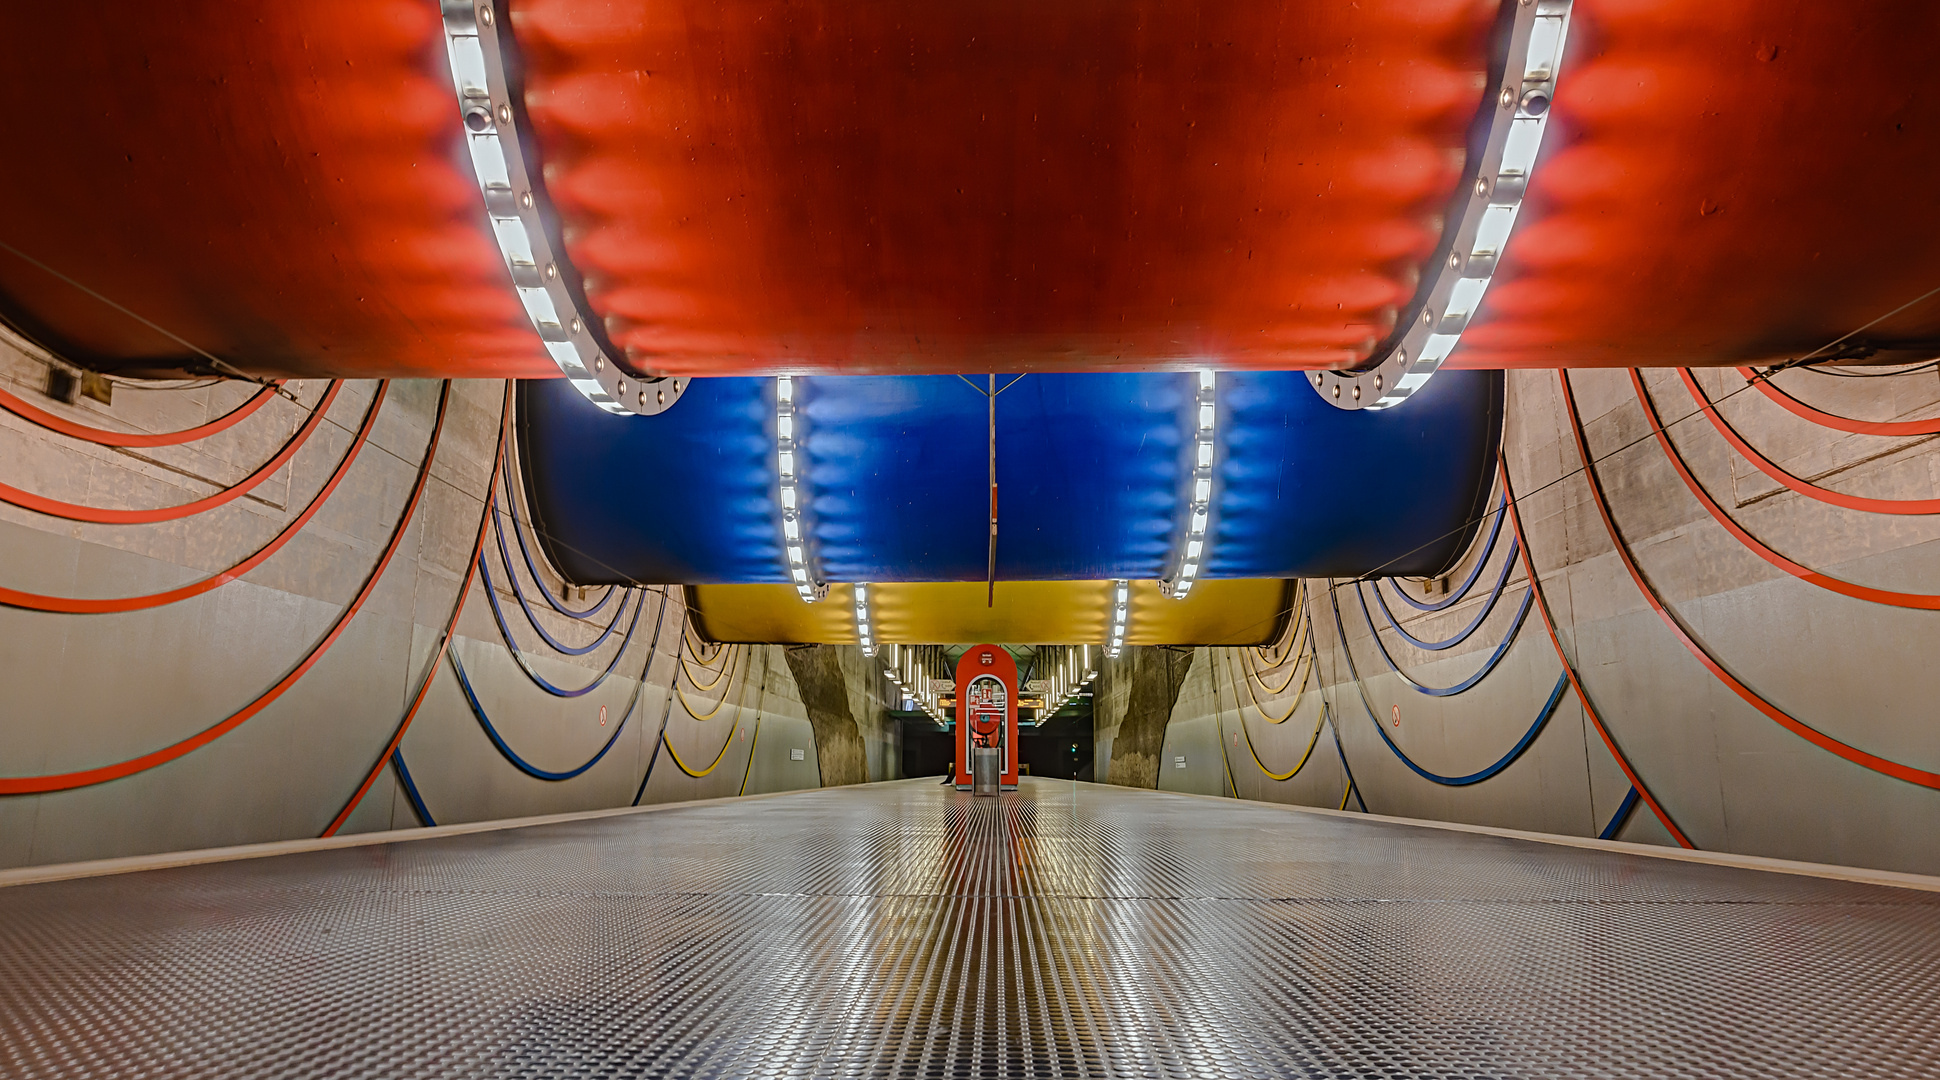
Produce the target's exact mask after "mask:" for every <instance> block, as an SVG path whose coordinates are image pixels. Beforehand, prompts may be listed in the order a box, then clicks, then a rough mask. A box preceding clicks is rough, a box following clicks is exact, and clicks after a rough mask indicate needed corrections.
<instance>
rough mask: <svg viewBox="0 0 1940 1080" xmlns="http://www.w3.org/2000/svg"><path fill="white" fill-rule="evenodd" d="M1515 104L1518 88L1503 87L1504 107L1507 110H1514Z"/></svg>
mask: <svg viewBox="0 0 1940 1080" xmlns="http://www.w3.org/2000/svg"><path fill="white" fill-rule="evenodd" d="M1515 103H1516V88H1515V87H1513V86H1505V87H1503V88H1502V107H1503V108H1505V109H1507V108H1512V107H1514V105H1515Z"/></svg>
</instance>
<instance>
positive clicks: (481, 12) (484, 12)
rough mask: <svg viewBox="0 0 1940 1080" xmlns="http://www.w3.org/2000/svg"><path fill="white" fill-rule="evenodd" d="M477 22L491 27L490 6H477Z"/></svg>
mask: <svg viewBox="0 0 1940 1080" xmlns="http://www.w3.org/2000/svg"><path fill="white" fill-rule="evenodd" d="M478 21H479V22H482V23H484V24H485V25H486V26H490V25H492V5H490V4H480V5H478Z"/></svg>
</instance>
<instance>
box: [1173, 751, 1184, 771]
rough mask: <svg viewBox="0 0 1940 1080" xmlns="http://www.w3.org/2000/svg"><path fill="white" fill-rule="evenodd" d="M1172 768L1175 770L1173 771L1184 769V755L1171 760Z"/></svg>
mask: <svg viewBox="0 0 1940 1080" xmlns="http://www.w3.org/2000/svg"><path fill="white" fill-rule="evenodd" d="M1172 767H1173V768H1175V769H1183V768H1185V767H1186V757H1185V755H1184V754H1180V755H1179V756H1178V757H1175V758H1173V759H1172Z"/></svg>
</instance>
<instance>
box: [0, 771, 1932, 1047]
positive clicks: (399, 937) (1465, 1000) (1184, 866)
mask: <svg viewBox="0 0 1940 1080" xmlns="http://www.w3.org/2000/svg"><path fill="white" fill-rule="evenodd" d="M1937 1074H1940V895H1936V894H1932V893H1924V892H1916V891H1911V890H1901V889H1894V888H1887V887H1882V886H1875V885H1861V884H1852V883H1845V882H1838V881H1829V880H1822V879H1814V878H1805V877H1795V876H1790V875H1782V874H1774V873H1765V872H1761V871H1755V870H1744V869H1736V868H1721V867H1714V866H1702V865H1692V864H1686V863H1677V862H1671V861H1666V860H1660V859H1652V858H1647V857H1637V856H1629V855H1614V854H1609V853H1605V852H1599V851H1590V850H1581V849H1573V848H1565V847H1556V846H1551V845H1545V844H1539V843H1532V842H1526V841H1519V840H1510V839H1502V838H1497V837H1489V836H1478V835H1469V834H1463V833H1453V832H1444V831H1440V830H1432V829H1420V828H1412V827H1408V826H1402V825H1392V824H1383V823H1378V822H1368V821H1357V820H1352V819H1344V818H1332V817H1323V816H1318V815H1310V814H1297V813H1289V812H1287V811H1284V810H1279V809H1275V808H1271V807H1264V806H1258V805H1249V804H1245V803H1216V802H1212V801H1208V800H1203V799H1193V798H1187V797H1182V796H1172V795H1161V794H1156V793H1147V792H1132V791H1125V790H1122V789H1113V788H1107V787H1094V786H1090V785H1073V784H1069V783H1059V782H1053V781H1037V782H1032V781H1030V780H1028V779H1027V780H1026V781H1025V784H1024V786H1023V787H1022V788H1021V789H1020V790H1019V791H1017V792H1015V793H1007V794H1006V795H1005V796H1004V797H1003V799H1002V800H1001V801H998V800H992V799H973V798H971V797H970V796H968V795H962V794H958V793H956V792H954V791H950V790H948V789H945V788H942V787H939V786H937V785H936V784H934V783H933V782H931V781H927V780H924V781H909V782H906V783H901V784H891V785H875V786H871V787H866V788H859V789H858V788H851V789H846V790H835V791H822V792H808V793H803V794H799V795H789V796H782V797H777V798H770V799H762V800H758V801H748V802H740V803H727V804H713V805H704V806H695V807H689V808H678V809H670V810H665V811H660V812H655V813H648V814H641V815H637V816H625V817H611V818H603V819H597V820H586V821H575V822H569V823H562V824H552V825H545V826H540V827H533V828H522V829H513V830H504V831H496V832H487V833H477V834H472V835H466V836H457V837H448V838H439V839H429V840H421V841H415V842H409V843H398V844H389V845H383V846H373V847H363V848H351V849H344V850H336V851H319V852H310V853H304V854H300V855H286V856H280V857H276V858H267V859H254V860H248V861H242V862H229V863H219V864H211V865H203V866H192V867H182V868H176V869H167V870H154V871H147V872H143V873H138V874H125V875H120V876H115V877H103V878H92V879H84V880H76V881H68V882H50V883H44V884H38V885H23V886H17V887H13V888H6V889H0V1075H5V1076H8V1077H51V1076H135V1075H140V1076H147V1077H214V1076H224V1077H245V1076H246V1077H283V1076H290V1077H296V1076H302V1077H403V1076H452V1077H479V1076H485V1077H493V1076H516V1077H609V1076H610V1077H621V1076H680V1077H713V1076H720V1077H741V1076H803V1077H811V1076H920V1077H1023V1076H1142V1077H1173V1076H1179V1077H1184V1076H1218V1077H1225V1076H1316V1077H1318V1076H1326V1077H1341V1076H1391V1077H1402V1076H1406V1077H1440V1076H1448V1077H1454V1076H1462V1077H1470V1076H1476V1077H1480V1076H1486V1077H1521V1076H1528V1077H1561V1076H1598V1077H1603V1076H1611V1077H1615V1076H1639V1077H1645V1076H1648V1077H1658V1076H1707V1077H1712V1076H1761V1077H1765V1076H1811V1077H1824V1076H1890V1077H1914V1076H1934V1075H1937Z"/></svg>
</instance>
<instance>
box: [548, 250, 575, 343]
mask: <svg viewBox="0 0 1940 1080" xmlns="http://www.w3.org/2000/svg"><path fill="white" fill-rule="evenodd" d="M558 276H559V267H558V266H556V265H554V264H552V263H547V264H546V280H547V281H551V280H552V279H553V278H556V277H558ZM575 333H577V331H575Z"/></svg>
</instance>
